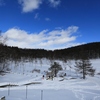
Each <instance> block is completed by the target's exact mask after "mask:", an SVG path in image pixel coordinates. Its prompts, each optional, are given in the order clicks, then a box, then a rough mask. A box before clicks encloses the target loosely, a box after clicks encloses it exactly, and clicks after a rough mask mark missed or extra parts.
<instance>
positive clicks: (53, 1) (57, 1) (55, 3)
mask: <svg viewBox="0 0 100 100" xmlns="http://www.w3.org/2000/svg"><path fill="white" fill-rule="evenodd" d="M49 2H50V5H51V6H52V7H57V6H58V5H60V3H61V1H60V0H49Z"/></svg>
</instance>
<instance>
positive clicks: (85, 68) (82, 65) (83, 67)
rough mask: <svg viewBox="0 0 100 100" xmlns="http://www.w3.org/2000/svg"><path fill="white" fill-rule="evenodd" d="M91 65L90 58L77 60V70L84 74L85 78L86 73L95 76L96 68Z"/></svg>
mask: <svg viewBox="0 0 100 100" xmlns="http://www.w3.org/2000/svg"><path fill="white" fill-rule="evenodd" d="M91 65H92V64H91V63H90V60H89V59H80V60H78V61H76V62H75V67H76V71H78V72H79V73H81V74H82V75H83V79H85V78H86V75H91V76H94V73H95V69H93V67H92V66H91Z"/></svg>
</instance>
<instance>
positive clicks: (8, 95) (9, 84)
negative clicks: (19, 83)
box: [8, 84, 10, 96]
mask: <svg viewBox="0 0 100 100" xmlns="http://www.w3.org/2000/svg"><path fill="white" fill-rule="evenodd" d="M9 95H10V84H9V85H8V96H9Z"/></svg>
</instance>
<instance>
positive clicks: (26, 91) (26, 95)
mask: <svg viewBox="0 0 100 100" xmlns="http://www.w3.org/2000/svg"><path fill="white" fill-rule="evenodd" d="M27 87H28V85H26V99H27Z"/></svg>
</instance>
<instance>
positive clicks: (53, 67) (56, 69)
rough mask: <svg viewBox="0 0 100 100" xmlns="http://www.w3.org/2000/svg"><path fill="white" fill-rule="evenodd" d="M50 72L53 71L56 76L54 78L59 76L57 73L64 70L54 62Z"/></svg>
mask: <svg viewBox="0 0 100 100" xmlns="http://www.w3.org/2000/svg"><path fill="white" fill-rule="evenodd" d="M49 70H51V72H52V73H53V74H54V76H55V77H56V76H57V73H58V71H59V70H62V67H61V65H60V64H59V63H57V62H54V63H53V64H51V67H50V68H49Z"/></svg>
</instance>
